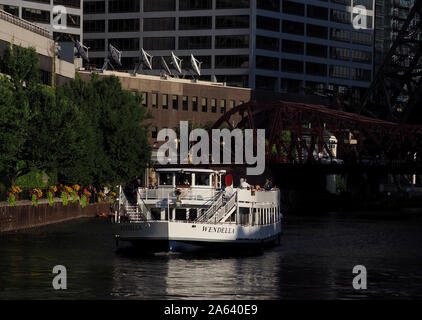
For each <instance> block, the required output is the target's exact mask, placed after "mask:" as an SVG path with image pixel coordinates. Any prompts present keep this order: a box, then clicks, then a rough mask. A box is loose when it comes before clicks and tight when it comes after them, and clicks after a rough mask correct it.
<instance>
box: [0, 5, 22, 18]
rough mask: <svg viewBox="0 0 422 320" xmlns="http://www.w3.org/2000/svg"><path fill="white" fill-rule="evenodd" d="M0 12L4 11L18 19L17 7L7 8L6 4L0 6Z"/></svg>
mask: <svg viewBox="0 0 422 320" xmlns="http://www.w3.org/2000/svg"><path fill="white" fill-rule="evenodd" d="M0 10H3V11H6V12H7V13H10V14H12V15H14V16H16V17H19V7H17V6H9V5H6V4H0Z"/></svg>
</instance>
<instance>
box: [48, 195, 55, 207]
mask: <svg viewBox="0 0 422 320" xmlns="http://www.w3.org/2000/svg"><path fill="white" fill-rule="evenodd" d="M47 199H48V204H49V205H50V206H52V205H53V204H54V198H53V193H52V192H51V191H47Z"/></svg>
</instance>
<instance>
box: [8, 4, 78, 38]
mask: <svg viewBox="0 0 422 320" xmlns="http://www.w3.org/2000/svg"><path fill="white" fill-rule="evenodd" d="M82 2H83V1H82V0H0V10H4V11H6V12H8V13H10V14H12V15H14V16H16V17H19V18H21V19H24V20H27V21H29V22H32V23H34V24H36V25H39V26H40V27H42V28H44V29H46V30H48V31H50V32H51V33H52V34H53V39H54V40H55V41H56V42H59V43H60V42H71V41H75V40H83V35H82V25H83V23H82V19H83V13H82V10H83V5H82ZM55 6H63V7H65V11H66V13H67V14H66V15H63V18H62V19H65V20H66V23H65V24H66V28H60V26H64V21H61V20H58V21H57V22H58V23H57V26H59V27H54V25H55V24H56V23H55V22H54V21H55V17H56V13H55V12H54V10H53V8H54V7H55ZM62 23H63V25H62Z"/></svg>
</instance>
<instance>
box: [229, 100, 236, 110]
mask: <svg viewBox="0 0 422 320" xmlns="http://www.w3.org/2000/svg"><path fill="white" fill-rule="evenodd" d="M235 104H236V103H235V101H234V100H230V101H229V110H230V109H233V108H234V106H235Z"/></svg>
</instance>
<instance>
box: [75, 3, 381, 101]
mask: <svg viewBox="0 0 422 320" xmlns="http://www.w3.org/2000/svg"><path fill="white" fill-rule="evenodd" d="M357 5H361V6H362V5H363V6H365V8H366V9H367V19H366V26H365V28H362V29H355V28H354V27H353V25H352V19H353V18H355V17H356V13H355V14H354V13H353V9H352V7H353V6H357ZM83 10H84V27H83V28H84V39H85V40H84V44H85V45H87V46H88V47H90V56H91V58H92V63H94V64H95V65H96V66H97V67H101V66H102V65H103V60H104V57H105V55H106V54H107V53H106V50H107V48H108V44H109V43H111V44H113V45H114V46H115V47H116V48H117V49H119V50H121V51H123V55H122V57H123V58H122V67H120V68H118V67H117V66H115V67H116V69H123V70H128V71H131V70H133V68H134V66H135V64H136V63H137V61H138V57H139V50H140V48H144V49H145V50H146V51H147V52H149V53H150V54H152V55H153V56H154V57H159V56H165V57H169V55H170V52H171V51H174V52H175V54H176V55H177V56H179V57H180V58H182V59H183V62H182V67H183V69H185V70H186V71H184V73H185V76H190V74H191V72H190V70H188V69H189V55H190V54H191V53H193V54H194V55H195V57H196V58H197V59H198V60H200V61H202V71H203V75H202V77H201V78H202V79H204V80H211V81H219V82H226V83H227V84H228V85H233V86H240V87H249V88H252V89H264V90H272V91H278V92H300V91H301V90H303V89H306V88H307V89H309V90H311V91H321V92H327V90H328V91H332V92H336V91H337V92H340V93H341V92H344V91H345V90H350V92H351V93H352V95H353V97H354V98H356V99H359V95H360V93H361V92H362V91H363V90H365V88H367V87H368V86H369V84H370V82H371V80H372V73H373V43H374V39H373V23H374V21H373V16H374V14H373V13H374V3H373V0H330V1H327V0H326V1H320V0H307V1H304V0H289V1H288V0H202V1H200V0H143V1H140V0H119V1H115V0H108V1H104V0H102V1H101V0H87V1H84V8H83ZM153 68H154V70H153V71H152V72H151V71H145V70H144V71H143V72H144V73H153V74H158V73H159V72H160V59H159V58H154V59H153Z"/></svg>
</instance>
